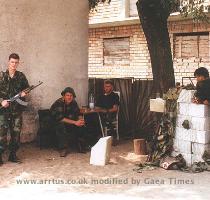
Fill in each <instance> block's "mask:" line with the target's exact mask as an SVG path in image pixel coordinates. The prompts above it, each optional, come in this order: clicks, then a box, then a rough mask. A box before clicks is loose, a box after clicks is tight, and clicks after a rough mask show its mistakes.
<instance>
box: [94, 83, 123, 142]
mask: <svg viewBox="0 0 210 200" xmlns="http://www.w3.org/2000/svg"><path fill="white" fill-rule="evenodd" d="M96 107H99V108H101V109H102V110H101V111H102V114H101V118H102V123H103V125H104V126H107V127H109V129H110V130H111V132H110V133H109V135H112V136H113V137H114V139H115V138H116V135H115V133H114V127H113V125H112V121H113V119H114V118H115V117H116V113H117V111H118V107H119V96H118V94H116V93H114V92H113V82H112V81H111V80H106V81H104V94H103V95H101V96H99V98H98V100H97V102H96Z"/></svg>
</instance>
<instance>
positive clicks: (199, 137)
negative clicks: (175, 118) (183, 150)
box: [175, 127, 210, 144]
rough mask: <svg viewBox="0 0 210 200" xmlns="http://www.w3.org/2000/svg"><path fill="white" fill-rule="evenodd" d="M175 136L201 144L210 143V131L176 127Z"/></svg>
mask: <svg viewBox="0 0 210 200" xmlns="http://www.w3.org/2000/svg"><path fill="white" fill-rule="evenodd" d="M175 138H176V139H177V140H183V141H191V142H194V143H200V144H209V143H210V131H197V130H192V129H185V128H181V127H176V131H175Z"/></svg>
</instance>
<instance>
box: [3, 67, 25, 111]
mask: <svg viewBox="0 0 210 200" xmlns="http://www.w3.org/2000/svg"><path fill="white" fill-rule="evenodd" d="M27 87H29V84H28V80H27V79H26V76H25V75H24V74H23V73H22V72H20V71H16V72H15V74H14V76H13V77H12V78H11V77H10V76H9V71H8V70H7V71H6V72H0V102H2V101H3V100H5V99H9V98H11V97H13V96H15V95H16V94H18V93H19V92H21V91H22V90H24V89H26V88H27ZM22 110H23V106H21V105H20V104H18V103H17V102H12V103H11V105H10V106H9V107H8V108H3V109H1V110H0V114H1V113H5V112H9V113H17V112H21V111H22Z"/></svg>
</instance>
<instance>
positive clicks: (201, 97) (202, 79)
mask: <svg viewBox="0 0 210 200" xmlns="http://www.w3.org/2000/svg"><path fill="white" fill-rule="evenodd" d="M194 76H195V77H196V79H197V85H196V93H195V99H194V100H193V102H194V103H201V104H205V105H210V79H209V72H208V70H207V69H206V68H205V67H200V68H198V69H196V70H195V72H194Z"/></svg>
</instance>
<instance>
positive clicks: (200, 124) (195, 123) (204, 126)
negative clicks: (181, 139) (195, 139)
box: [190, 117, 210, 131]
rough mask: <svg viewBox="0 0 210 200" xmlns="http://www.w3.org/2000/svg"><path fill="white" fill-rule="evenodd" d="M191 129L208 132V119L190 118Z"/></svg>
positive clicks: (209, 126)
mask: <svg viewBox="0 0 210 200" xmlns="http://www.w3.org/2000/svg"><path fill="white" fill-rule="evenodd" d="M190 124H191V127H192V129H194V130H199V131H209V130H210V117H192V118H191V123H190Z"/></svg>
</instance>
